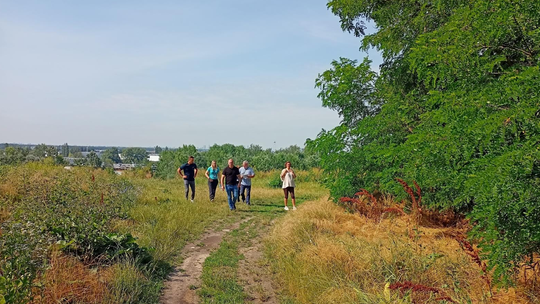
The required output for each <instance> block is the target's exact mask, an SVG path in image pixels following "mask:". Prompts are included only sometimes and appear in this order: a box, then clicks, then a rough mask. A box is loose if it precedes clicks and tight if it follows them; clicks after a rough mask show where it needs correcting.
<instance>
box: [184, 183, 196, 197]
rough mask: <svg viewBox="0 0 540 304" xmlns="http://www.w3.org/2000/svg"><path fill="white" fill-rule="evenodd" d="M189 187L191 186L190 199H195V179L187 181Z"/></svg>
mask: <svg viewBox="0 0 540 304" xmlns="http://www.w3.org/2000/svg"><path fill="white" fill-rule="evenodd" d="M189 187H190V188H191V200H194V199H195V181H194V180H193V181H189ZM186 195H187V194H186Z"/></svg>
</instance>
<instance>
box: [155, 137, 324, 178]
mask: <svg viewBox="0 0 540 304" xmlns="http://www.w3.org/2000/svg"><path fill="white" fill-rule="evenodd" d="M190 155H193V156H194V157H195V163H196V164H197V166H198V167H199V168H202V169H206V168H207V167H208V166H210V163H211V162H212V160H215V161H216V162H217V165H218V166H219V167H220V168H221V169H223V168H225V167H226V166H227V161H228V159H229V158H232V159H234V161H235V164H237V165H240V164H241V162H242V161H244V160H247V161H248V162H249V163H250V166H252V167H253V168H254V169H255V170H259V171H269V170H272V169H280V168H283V165H284V163H285V162H286V161H290V162H291V163H292V164H293V166H294V167H295V168H296V169H300V170H305V169H310V168H313V167H316V166H317V164H318V162H319V157H318V155H317V154H314V153H310V152H309V151H306V150H304V149H302V148H300V147H298V146H296V145H294V146H290V147H288V148H284V149H280V150H276V151H272V150H271V149H263V148H262V147H261V146H259V145H250V146H249V147H247V148H246V147H244V146H235V145H233V144H224V145H217V144H215V145H213V146H211V147H210V149H208V151H199V150H197V148H195V146H193V145H184V146H182V147H180V148H178V149H176V150H164V151H162V152H161V154H160V160H159V162H158V163H157V164H156V166H155V173H154V176H156V177H160V178H173V177H175V175H176V169H177V168H178V167H179V166H181V165H182V164H183V163H186V162H187V159H188V157H189V156H190Z"/></svg>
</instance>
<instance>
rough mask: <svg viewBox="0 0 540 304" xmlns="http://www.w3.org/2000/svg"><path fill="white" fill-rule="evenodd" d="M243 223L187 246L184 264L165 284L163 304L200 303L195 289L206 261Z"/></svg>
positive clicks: (211, 232) (210, 234)
mask: <svg viewBox="0 0 540 304" xmlns="http://www.w3.org/2000/svg"><path fill="white" fill-rule="evenodd" d="M244 221H246V220H243V221H241V222H237V223H235V224H233V225H232V226H230V227H229V228H227V229H223V230H221V231H210V232H207V233H205V234H204V235H203V236H202V237H201V239H199V240H196V241H194V242H192V243H189V244H187V245H186V246H185V247H184V250H182V255H183V256H184V257H185V258H184V262H183V263H182V265H180V266H179V267H176V268H175V269H174V271H173V272H172V273H171V274H170V276H169V280H168V281H166V282H165V288H164V289H163V295H162V296H161V299H160V303H162V304H180V303H181V304H195V303H198V302H199V299H198V297H197V293H196V290H195V287H197V286H199V285H200V277H201V274H202V268H203V263H204V260H206V258H207V257H208V256H209V255H210V252H212V251H213V250H214V249H216V248H218V247H219V244H220V243H221V240H222V239H223V236H224V235H225V234H226V233H228V232H230V231H232V230H234V229H237V228H238V227H240V224H241V223H242V222H244Z"/></svg>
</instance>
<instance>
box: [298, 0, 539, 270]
mask: <svg viewBox="0 0 540 304" xmlns="http://www.w3.org/2000/svg"><path fill="white" fill-rule="evenodd" d="M328 7H329V9H330V10H331V11H332V12H333V13H334V14H336V15H337V16H339V18H340V20H341V26H342V28H343V30H346V31H349V32H352V33H354V34H355V35H357V36H358V37H360V38H361V49H364V50H367V49H369V48H375V49H377V50H379V51H380V52H381V54H382V56H383V63H382V65H381V66H380V72H378V73H375V72H374V71H371V70H369V68H368V67H369V61H364V62H362V63H360V64H359V63H358V62H356V61H353V60H348V59H340V60H339V61H334V62H333V64H332V69H330V70H329V71H326V72H324V73H322V74H320V75H319V77H318V79H317V81H316V86H317V87H318V88H319V89H320V90H321V93H320V94H319V97H320V98H321V99H322V101H323V106H325V107H328V108H331V109H335V110H337V111H338V113H339V114H340V116H341V117H342V123H341V125H339V126H337V127H336V128H334V129H332V130H329V131H324V130H323V131H322V132H321V133H320V134H319V136H318V137H317V138H316V139H315V140H308V142H307V145H308V149H309V150H313V151H316V152H318V153H319V154H320V156H321V165H322V166H323V168H324V169H326V171H327V172H328V173H329V174H331V175H332V176H333V177H335V178H331V179H328V180H327V185H328V186H329V187H330V189H331V193H332V195H333V196H334V197H338V196H342V195H352V194H353V193H354V192H355V191H357V190H358V189H359V188H368V189H379V190H383V191H387V192H391V193H394V194H399V193H402V191H400V189H399V187H400V186H399V185H398V184H397V183H396V182H395V181H394V180H395V178H398V177H399V178H403V179H405V180H408V181H413V180H415V181H418V183H419V184H420V186H421V187H422V188H423V189H424V193H425V199H424V200H423V201H424V202H425V203H426V204H428V205H429V206H431V207H438V208H444V209H446V208H452V209H455V210H458V211H461V212H464V213H467V214H468V216H469V217H470V218H471V220H472V223H473V224H474V230H473V232H472V236H473V237H475V238H476V239H478V240H479V242H480V245H481V246H482V248H483V250H484V252H485V253H487V254H488V259H489V264H490V266H491V267H494V268H495V272H494V274H495V277H496V278H507V277H508V276H507V275H508V274H509V273H510V271H511V269H512V268H513V267H514V266H517V265H518V264H520V263H522V262H525V261H526V259H525V258H526V257H528V256H531V255H532V254H534V253H539V252H540V148H539V147H540V94H538V91H539V87H540V70H539V67H540V55H539V54H540V2H539V1H534V0H523V1H502V0H499V1H488V0H479V1H463V0H439V1H412V0H408V1H378V0H364V1H362V0H333V1H330V2H329V3H328ZM364 21H371V22H373V23H374V24H375V25H376V28H377V31H376V32H374V33H372V34H365V31H364V30H365V25H364Z"/></svg>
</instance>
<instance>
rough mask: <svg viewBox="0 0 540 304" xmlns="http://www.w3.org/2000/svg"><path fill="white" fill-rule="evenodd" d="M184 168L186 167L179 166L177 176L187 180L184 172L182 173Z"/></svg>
mask: <svg viewBox="0 0 540 304" xmlns="http://www.w3.org/2000/svg"><path fill="white" fill-rule="evenodd" d="M185 167H186V165H185V164H184V165H182V166H180V168H178V174H180V175H181V176H182V177H183V178H187V175H186V174H185V172H182V170H184V168H185Z"/></svg>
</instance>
